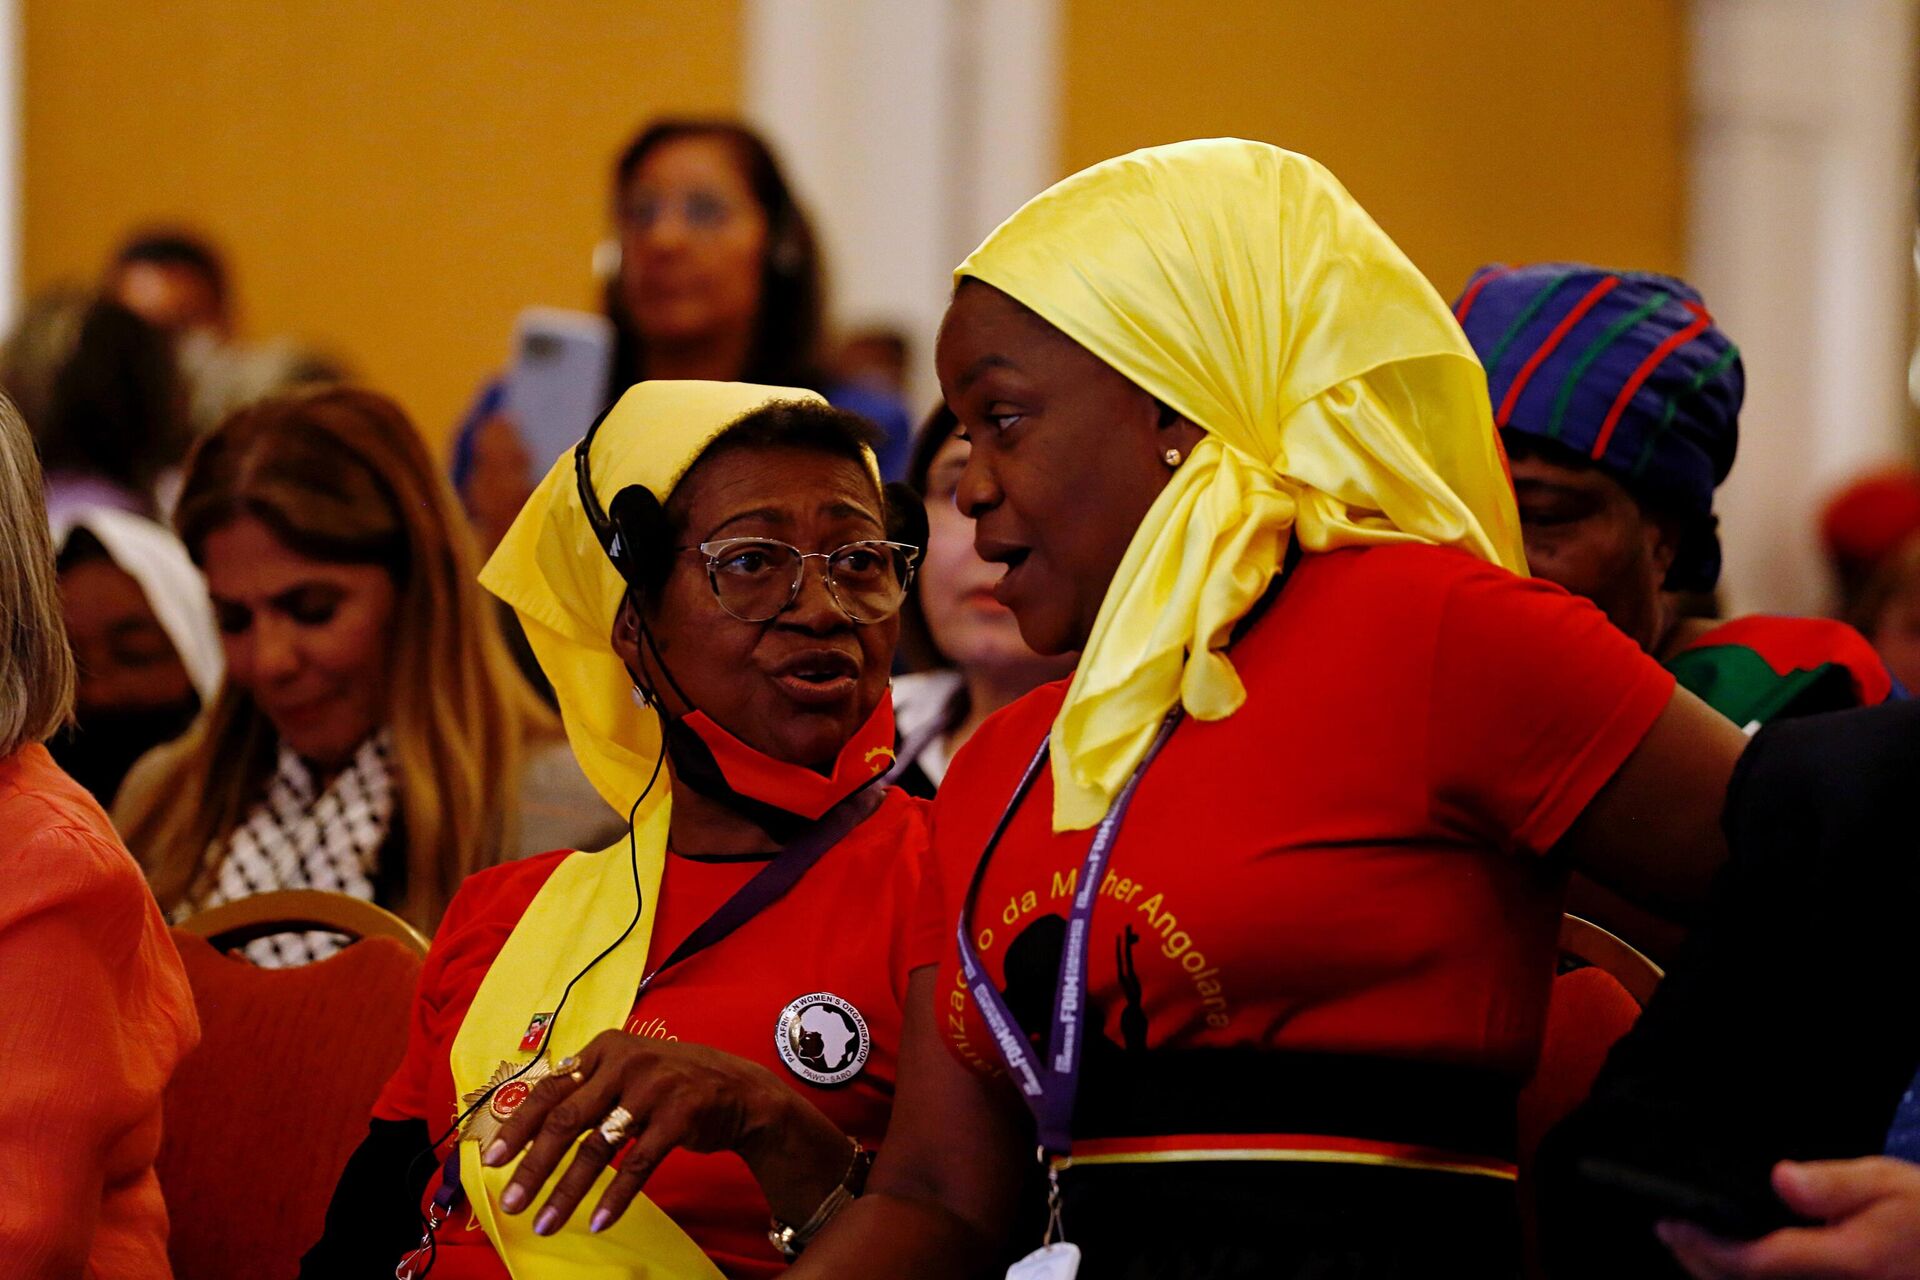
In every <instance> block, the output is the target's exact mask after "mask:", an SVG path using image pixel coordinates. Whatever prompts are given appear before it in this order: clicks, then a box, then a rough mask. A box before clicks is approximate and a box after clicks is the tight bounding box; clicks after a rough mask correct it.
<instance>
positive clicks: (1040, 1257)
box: [1007, 1240, 1080, 1280]
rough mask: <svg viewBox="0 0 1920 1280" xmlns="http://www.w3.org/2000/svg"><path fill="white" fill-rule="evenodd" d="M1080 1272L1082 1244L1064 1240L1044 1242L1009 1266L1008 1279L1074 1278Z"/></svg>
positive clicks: (1057, 1279)
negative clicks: (1051, 1242) (1050, 1242)
mask: <svg viewBox="0 0 1920 1280" xmlns="http://www.w3.org/2000/svg"><path fill="white" fill-rule="evenodd" d="M1079 1274H1080V1246H1079V1245H1077V1244H1068V1243H1067V1242H1066V1241H1064V1240H1062V1241H1060V1242H1059V1243H1057V1244H1044V1245H1041V1246H1040V1247H1039V1248H1038V1249H1035V1250H1034V1251H1033V1252H1032V1253H1030V1254H1028V1255H1027V1256H1026V1257H1024V1258H1022V1259H1020V1261H1018V1262H1016V1263H1014V1264H1013V1265H1012V1266H1011V1267H1008V1268H1007V1280H1073V1278H1074V1277H1075V1276H1077V1275H1079Z"/></svg>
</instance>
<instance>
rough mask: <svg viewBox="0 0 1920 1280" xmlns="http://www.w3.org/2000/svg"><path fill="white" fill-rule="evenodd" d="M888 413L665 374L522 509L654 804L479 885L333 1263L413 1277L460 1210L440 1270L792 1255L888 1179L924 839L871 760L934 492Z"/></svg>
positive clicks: (363, 1160)
mask: <svg viewBox="0 0 1920 1280" xmlns="http://www.w3.org/2000/svg"><path fill="white" fill-rule="evenodd" d="M864 432H865V428H864V427H863V426H862V425H861V423H860V421H859V419H857V418H853V417H851V416H850V415H848V414H845V413H842V412H840V411H839V410H835V409H830V408H828V407H827V406H826V404H825V403H824V402H823V401H821V400H820V398H819V397H818V396H815V395H813V394H812V393H811V392H805V391H793V390H787V389H782V388H777V387H751V386H745V385H741V384H737V383H712V382H648V383H642V384H640V385H639V386H637V387H635V388H633V389H632V390H631V391H629V392H628V393H627V394H626V395H625V396H624V397H622V398H621V400H620V401H619V403H618V404H616V405H615V406H614V407H613V408H612V409H611V410H609V412H608V413H607V415H606V416H605V417H604V418H603V419H602V420H601V421H600V423H598V424H597V425H596V427H595V428H594V430H593V431H591V432H589V433H588V436H587V438H586V439H585V440H584V441H582V442H581V444H580V446H579V448H578V450H577V451H576V453H575V455H574V456H572V457H568V458H564V459H562V460H561V461H560V463H559V464H557V465H556V466H555V467H554V469H553V471H552V472H551V473H550V474H549V475H548V476H547V478H546V480H545V481H544V482H543V483H542V485H541V486H540V488H539V489H537V490H536V491H535V493H534V495H533V497H532V499H531V500H530V501H529V502H528V504H527V506H526V508H525V509H524V510H523V511H522V512H521V514H520V517H519V519H518V520H517V521H515V523H514V525H513V526H512V528H511V529H510V530H509V531H508V533H507V534H506V536H505V538H504V539H503V540H502V542H501V544H500V547H499V549H498V550H497V551H496V552H495V553H494V556H493V559H492V560H491V561H489V562H488V565H487V568H486V570H485V571H484V573H483V574H482V575H481V581H482V582H483V583H484V584H485V585H486V586H487V587H488V588H489V589H490V590H492V591H493V592H494V593H495V594H497V595H499V596H500V597H501V598H502V599H504V600H506V601H507V602H508V603H509V604H511V605H512V606H513V607H514V609H515V610H517V611H518V613H519V615H520V618H521V620H522V622H523V623H524V624H525V626H526V631H527V636H528V638H529V640H530V641H531V642H532V644H533V649H534V652H535V654H536V655H537V656H538V657H539V659H540V663H541V666H542V669H543V670H544V671H545V672H546V673H547V675H548V677H549V678H550V679H551V680H552V682H553V687H554V691H555V693H556V694H557V695H558V698H559V704H560V711H561V716H562V719H563V720H564V722H565V724H566V728H567V733H568V736H569V738H570V739H571V741H572V744H573V748H574V752H575V754H576V756H577V757H578V758H579V760H580V764H581V767H582V768H583V769H584V771H585V772H586V774H587V776H588V778H590V779H591V780H592V781H593V783H594V785H595V786H596V787H598V788H599V790H600V792H601V794H602V795H604V796H605V797H606V798H607V800H608V801H609V802H611V803H615V804H617V805H618V807H619V808H620V809H621V810H622V811H630V812H631V813H632V815H633V817H632V833H631V836H630V838H629V839H624V840H622V841H620V842H619V843H618V844H617V845H615V846H614V847H612V848H610V849H608V850H606V851H604V852H600V853H571V852H564V851H563V852H560V853H554V854H548V855H545V856H543V857H537V858H531V859H527V860H524V861H521V862H516V863H513V864H510V865H508V866H503V867H499V868H495V869H491V870H488V871H484V872H481V873H479V874H477V875H475V876H473V877H472V878H470V879H469V880H468V881H467V883H466V884H465V885H464V886H463V887H462V889H461V890H460V893H459V894H458V896H457V897H456V898H455V899H454V901H453V903H452V905H451V906H450V907H449V908H448V910H447V914H446V918H445V920H444V922H443V923H442V925H441V927H440V930H439V933H438V934H437V936H436V937H435V940H434V947H433V951H432V954H431V955H429V956H428V958H427V963H426V968H425V970H424V972H423V974H422V977H421V981H420V993H419V997H418V1000H417V1001H416V1004H415V1010H414V1020H413V1032H412V1036H411V1039H410V1043H409V1047H408V1051H407V1056H406V1059H405V1061H404V1062H403V1063H402V1064H401V1066H400V1069H399V1070H398V1071H397V1072H396V1073H395V1075H394V1077H393V1079H392V1080H391V1081H390V1082H389V1083H388V1085H387V1087H386V1089H385V1091H384V1092H383V1093H382V1095H381V1098H380V1101H379V1103H378V1105H377V1106H376V1107H375V1111H374V1121H373V1125H372V1127H371V1129H370V1131H369V1134H368V1138H367V1141H366V1142H365V1143H364V1144H363V1145H362V1147H361V1148H360V1150H359V1152H357V1153H356V1155H355V1156H354V1158H353V1160H352V1161H351V1162H350V1163H349V1165H348V1167H347V1170H346V1172H345V1174H344V1175H343V1176H342V1179H341V1182H340V1186H339V1189H338V1190H337V1192H336V1194H335V1197H334V1203H333V1207H332V1209H331V1210H330V1212H329V1214H328V1231H327V1234H326V1237H325V1238H324V1239H323V1240H322V1241H321V1242H320V1244H319V1245H318V1246H316V1247H315V1249H314V1250H313V1251H312V1252H311V1253H310V1254H309V1255H308V1257H307V1259H306V1264H305V1268H304V1274H307V1275H310V1276H314V1277H322V1276H324V1277H334V1276H342V1275H374V1274H386V1275H391V1274H393V1272H394V1266H395V1263H396V1262H397V1261H399V1260H400V1258H401V1255H403V1254H406V1253H407V1252H408V1250H410V1249H412V1248H413V1247H414V1246H415V1245H416V1244H417V1243H424V1242H422V1238H421V1237H422V1233H421V1222H422V1218H423V1216H424V1215H426V1214H428V1213H431V1214H432V1215H433V1217H434V1218H435V1220H436V1225H435V1227H434V1228H433V1229H432V1230H431V1231H430V1232H429V1233H428V1236H429V1241H430V1242H431V1247H430V1249H429V1250H428V1251H427V1252H421V1253H416V1254H414V1255H412V1256H411V1257H410V1260H409V1265H410V1267H411V1274H414V1275H420V1274H423V1273H424V1271H425V1269H426V1267H427V1266H428V1265H432V1266H433V1268H434V1275H435V1276H436V1277H440V1278H451V1277H463V1276H464V1277H476V1278H477V1277H487V1278H488V1280H504V1278H505V1277H507V1276H508V1275H512V1276H516V1277H521V1278H522V1280H525V1278H526V1277H540V1278H541V1280H590V1278H591V1280H612V1278H613V1277H621V1278H622V1280H631V1278H635V1277H637V1278H639V1280H693V1278H696V1277H698V1278H701V1280H705V1278H707V1277H715V1276H718V1275H720V1274H721V1273H723V1272H724V1273H725V1274H726V1275H729V1276H735V1277H765V1276H770V1275H773V1274H775V1273H777V1272H778V1271H779V1270H780V1269H781V1268H782V1267H783V1266H784V1263H785V1259H784V1258H783V1257H782V1251H783V1250H784V1251H787V1252H789V1253H790V1252H792V1251H794V1250H796V1249H797V1248H798V1247H801V1246H803V1245H804V1244H805V1242H806V1241H807V1239H809V1238H810V1236H811V1234H812V1232H813V1231H815V1230H817V1229H818V1227H819V1225H820V1224H821V1223H822V1222H824V1221H825V1220H826V1219H827V1218H828V1217H830V1216H831V1214H832V1212H833V1211H834V1210H835V1209H837V1208H838V1207H839V1206H840V1205H842V1204H844V1203H845V1201H846V1199H847V1198H848V1196H849V1195H850V1194H851V1193H853V1192H857V1191H858V1190H859V1188H860V1184H861V1182H862V1180H863V1179H864V1175H865V1168H866V1164H867V1163H868V1161H869V1159H870V1157H868V1156H866V1155H864V1154H863V1148H862V1147H861V1143H863V1142H865V1143H868V1144H877V1141H878V1139H879V1137H880V1135H881V1133H882V1132H883V1130H884V1127H885V1124H886V1117H887V1110H888V1106H889V1104H890V1101H891V1098H892V1090H893V1080H894V1075H895V1069H896V1054H897V1051H898V1046H899V1043H900V1024H901V1019H902V1016H903V1010H904V1005H903V1000H904V997H905V992H906V970H905V965H904V957H905V955H906V954H907V951H906V934H907V929H906V922H907V921H908V919H909V917H910V911H909V908H910V906H911V904H912V903H913V902H914V901H915V898H916V896H917V894H918V891H919V885H920V874H921V869H922V866H923V862H924V854H925V852H926V847H927V829H926V821H925V813H924V802H922V801H919V800H914V799H911V798H909V797H907V796H906V795H905V794H904V793H902V792H897V791H890V790H887V789H885V788H883V787H879V786H875V785H873V784H874V783H875V782H876V781H877V780H878V779H879V778H880V777H881V776H883V775H884V774H885V773H886V770H887V768H888V766H889V765H891V763H892V760H893V753H892V743H893V718H892V709H891V705H890V700H889V697H888V673H889V671H890V669H891V666H892V661H893V651H894V646H895V643H896V642H897V640H898V638H899V626H900V623H899V617H898V612H899V608H900V605H901V603H902V602H903V601H904V599H905V597H906V592H907V588H908V586H909V585H910V583H911V580H912V576H913V566H914V564H915V562H916V561H917V559H918V556H919V546H920V543H921V542H922V540H923V538H924V530H925V520H924V513H922V512H921V511H920V509H919V507H918V505H917V501H916V500H912V499H910V498H909V497H907V496H905V495H902V494H899V493H898V492H896V491H887V492H885V493H883V491H882V488H881V484H880V476H879V470H878V468H877V466H876V465H875V460H874V455H873V451H872V449H871V448H869V447H868V446H867V444H866V443H865V436H864ZM663 770H664V776H663ZM456 1116H457V1117H458V1119H457V1120H456V1119H455V1117H456ZM450 1121H451V1122H452V1123H450ZM616 1152H618V1153H620V1154H619V1155H618V1157H617V1159H616V1158H615V1157H616ZM696 1153H719V1154H696ZM729 1153H733V1154H729ZM743 1158H744V1159H743ZM610 1161H612V1162H613V1163H614V1164H615V1166H616V1167H615V1168H610V1167H609V1164H610ZM643 1187H644V1190H645V1194H644V1195H641V1194H640V1192H641V1190H642V1188H643ZM770 1216H771V1218H772V1222H771V1223H770V1222H769V1217H770ZM474 1228H478V1229H474ZM430 1255H431V1257H437V1259H438V1260H437V1261H431V1260H430Z"/></svg>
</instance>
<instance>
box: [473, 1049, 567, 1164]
mask: <svg viewBox="0 0 1920 1280" xmlns="http://www.w3.org/2000/svg"><path fill="white" fill-rule="evenodd" d="M525 1065H526V1064H524V1063H519V1062H503V1063H501V1064H500V1065H499V1066H497V1067H495V1068H494V1069H493V1074H492V1075H490V1076H488V1077H487V1082H486V1083H485V1084H483V1085H481V1086H480V1087H479V1088H478V1089H475V1090H473V1091H472V1092H471V1093H467V1094H464V1095H462V1097H461V1099H460V1109H461V1111H462V1112H464V1111H465V1110H466V1109H467V1108H468V1107H472V1106H474V1105H475V1104H476V1103H478V1102H479V1101H480V1100H481V1099H482V1098H486V1099H487V1105H486V1106H484V1107H479V1108H477V1109H476V1110H475V1111H474V1113H473V1114H472V1115H470V1116H468V1117H467V1123H466V1126H465V1127H464V1128H462V1129H461V1130H460V1141H462V1142H477V1143H479V1144H480V1147H481V1150H485V1149H486V1147H487V1145H488V1144H489V1143H491V1142H492V1141H493V1140H494V1139H495V1138H496V1137H498V1136H499V1134H500V1126H501V1125H503V1124H505V1123H506V1122H507V1117H509V1116H511V1115H512V1114H513V1113H514V1112H515V1111H518V1110H519V1109H520V1104H521V1103H523V1102H525V1101H526V1100H527V1095H528V1094H530V1093H532V1092H533V1086H534V1085H536V1084H538V1083H540V1081H541V1080H543V1079H545V1078H546V1077H547V1076H550V1075H552V1074H553V1068H552V1067H550V1066H548V1065H547V1060H546V1059H545V1058H541V1059H540V1060H539V1061H537V1062H535V1063H533V1064H532V1065H531V1066H527V1067H526V1070H524V1071H522V1070H521V1067H522V1066H525ZM515 1072H519V1074H518V1075H515V1074H514V1073H515ZM509 1076H512V1077H513V1078H512V1079H508V1077H509ZM489 1094H491V1095H492V1096H491V1097H489V1096H488V1095H489Z"/></svg>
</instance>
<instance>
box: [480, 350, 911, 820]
mask: <svg viewBox="0 0 1920 1280" xmlns="http://www.w3.org/2000/svg"><path fill="white" fill-rule="evenodd" d="M795 400H799V401H806V402H808V403H811V404H825V403H826V402H825V401H824V400H822V399H821V398H820V396H819V395H817V394H816V393H814V392H812V391H802V390H799V389H797V388H794V387H757V386H749V385H747V384H746V383H741V382H642V383H640V384H639V385H638V386H635V387H633V388H631V389H629V390H628V391H627V393H626V394H625V395H623V396H621V397H620V402H619V403H618V404H616V405H615V406H614V407H613V409H612V410H611V411H609V412H608V414H607V416H606V418H605V420H603V421H602V422H601V423H600V429H599V431H598V432H596V433H595V435H594V437H593V454H592V456H591V457H590V458H589V459H588V461H589V464H590V466H591V469H592V474H593V491H594V494H595V496H597V497H598V498H599V499H600V509H601V510H602V511H604V510H606V509H607V506H608V505H609V504H610V503H611V502H612V501H613V498H614V495H615V494H617V493H619V492H620V491H621V490H622V489H624V488H626V487H627V486H628V485H634V484H640V485H645V486H646V487H647V488H649V489H651V490H653V494H654V496H655V497H656V498H658V499H660V501H661V502H663V503H664V502H665V501H666V500H667V498H668V496H669V495H671V494H672V493H673V491H674V489H675V487H676V486H678V485H679V483H680V480H681V478H682V477H683V476H685V475H686V473H687V468H688V467H691V466H692V465H693V463H694V459H696V458H698V457H699V456H700V454H701V451H702V450H704V449H705V448H706V447H707V446H708V445H710V444H712V443H713V442H714V440H715V439H716V438H717V437H718V436H719V435H720V433H721V432H723V431H725V430H726V429H727V428H728V427H730V426H732V425H733V424H734V423H736V422H738V421H739V420H740V419H742V418H744V417H746V416H747V415H748V414H749V413H752V412H753V411H754V410H756V409H761V408H764V407H766V406H767V405H769V404H773V403H775V402H778V401H795ZM867 462H868V465H869V467H871V468H873V474H874V476H875V477H876V480H875V483H878V476H879V468H878V464H877V463H875V462H874V460H873V458H872V456H871V451H869V456H868V459H867ZM480 585H482V586H484V587H485V588H486V589H487V590H489V591H491V592H493V594H494V595H496V596H499V597H500V598H501V599H502V600H504V601H506V602H507V603H508V604H510V605H512V606H513V609H514V612H515V613H517V614H519V615H520V622H521V625H522V626H523V627H525V628H526V632H527V640H528V642H529V643H530V644H531V645H532V646H533V653H534V656H535V657H536V658H538V659H539V660H540V669H541V670H542V671H543V672H545V673H546V676H547V679H548V680H550V681H552V682H553V691H554V694H555V695H556V697H557V699H558V701H559V703H560V718H561V720H562V721H563V722H564V723H565V724H566V726H567V738H568V741H570V742H571V743H572V744H573V754H574V755H575V756H576V757H577V758H578V759H579V761H580V768H581V770H582V771H584V772H585V773H586V775H587V778H588V780H589V781H591V782H592V783H593V785H594V787H595V789H596V790H598V791H599V792H600V794H601V795H602V796H603V797H605V799H606V801H607V803H608V804H610V805H612V806H613V807H614V809H615V810H617V811H618V812H620V813H625V812H626V811H627V810H628V809H629V808H630V807H631V806H632V805H633V801H634V798H635V797H636V796H638V795H639V794H640V792H641V791H642V789H644V788H645V786H646V783H647V777H648V775H650V774H651V773H652V772H653V762H654V761H655V759H657V758H658V756H659V753H660V721H659V719H658V717H657V716H656V715H655V713H654V711H653V709H652V708H651V707H642V706H636V705H635V704H634V701H633V698H632V689H633V680H632V677H630V676H629V675H628V674H627V669H626V666H625V665H624V664H623V663H622V662H621V661H620V659H619V657H617V656H616V655H615V654H614V652H613V646H612V642H611V638H610V637H611V635H612V631H613V618H614V615H615V614H616V613H617V612H619V609H620V597H621V595H622V594H623V593H624V592H625V591H626V584H625V583H624V582H622V581H621V579H620V574H619V571H618V570H616V569H615V568H614V567H613V562H612V561H610V560H608V559H607V553H606V551H605V550H604V549H602V547H601V546H600V541H599V539H598V538H597V537H596V536H595V534H594V531H593V525H592V524H591V523H590V522H589V521H588V519H587V513H586V509H585V508H584V507H582V506H581V505H580V493H579V488H578V486H577V484H576V482H575V479H574V465H573V453H572V451H571V450H569V451H568V452H567V453H565V454H563V455H562V456H561V457H560V459H559V461H557V462H555V463H554V464H553V467H552V469H551V470H549V471H548V472H547V477H546V479H544V480H542V481H541V482H540V486H539V487H538V488H537V489H535V490H534V491H533V496H532V497H531V498H529V499H527V504H526V506H524V507H522V508H521V509H520V515H519V517H518V518H517V519H515V520H514V522H513V526H512V527H511V528H510V529H508V530H507V536H506V537H504V538H502V539H501V540H500V546H499V548H498V549H496V550H495V551H494V553H493V557H492V558H491V559H490V560H488V561H487V567H486V568H485V569H483V570H481V571H480ZM655 791H656V794H657V795H658V797H659V802H661V803H664V802H665V799H666V788H664V787H657V788H655ZM654 804H655V799H654V797H651V796H650V797H648V800H647V811H651V809H652V807H653V805H654Z"/></svg>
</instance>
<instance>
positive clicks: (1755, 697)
mask: <svg viewBox="0 0 1920 1280" xmlns="http://www.w3.org/2000/svg"><path fill="white" fill-rule="evenodd" d="M1665 665H1666V668H1667V670H1669V671H1671V672H1672V673H1673V675H1674V678H1675V679H1676V680H1678V681H1679V682H1680V686H1681V688H1683V689H1685V690H1686V691H1687V692H1689V693H1691V694H1693V695H1694V696H1695V697H1697V698H1699V699H1700V700H1701V701H1702V702H1704V703H1706V704H1707V705H1708V706H1710V707H1712V708H1713V709H1714V710H1715V711H1718V712H1719V713H1720V714H1721V715H1723V716H1725V717H1726V718H1727V719H1729V720H1731V721H1733V722H1734V723H1735V724H1737V725H1739V726H1740V727H1741V728H1742V729H1745V728H1748V727H1749V726H1752V725H1762V724H1766V723H1768V722H1769V721H1771V720H1775V719H1778V718H1779V717H1780V716H1782V715H1783V714H1785V713H1788V712H1790V711H1791V710H1792V708H1793V704H1794V703H1795V702H1796V701H1797V700H1798V699H1800V698H1801V697H1802V696H1804V695H1805V694H1807V693H1808V692H1810V691H1811V690H1813V689H1814V688H1815V687H1816V686H1818V685H1820V684H1821V683H1822V682H1823V681H1825V680H1827V679H1828V678H1829V677H1830V676H1831V675H1832V673H1833V672H1834V671H1835V669H1836V668H1835V665H1834V664H1833V663H1831V662H1823V663H1821V664H1820V665H1819V666H1817V667H1814V668H1812V669H1811V670H1807V671H1792V672H1788V673H1787V674H1786V675H1781V674H1780V673H1779V672H1778V671H1775V670H1774V669H1773V668H1772V667H1770V666H1768V665H1767V660H1766V659H1765V658H1762V657H1761V656H1760V655H1759V654H1758V653H1756V652H1754V651H1753V650H1752V649H1749V648H1747V647H1746V646H1745V645H1740V644H1713V645H1704V646H1702V647H1701V648H1698V649H1688V650H1686V651H1685V652H1683V653H1679V654H1676V655H1675V656H1674V657H1673V658H1672V659H1671V660H1669V661H1668V662H1667V663H1666V664H1665Z"/></svg>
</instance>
